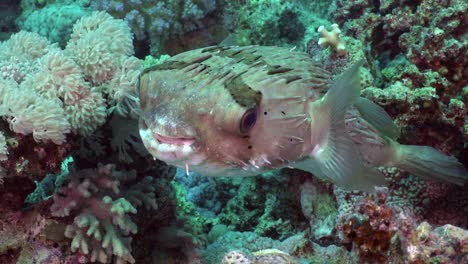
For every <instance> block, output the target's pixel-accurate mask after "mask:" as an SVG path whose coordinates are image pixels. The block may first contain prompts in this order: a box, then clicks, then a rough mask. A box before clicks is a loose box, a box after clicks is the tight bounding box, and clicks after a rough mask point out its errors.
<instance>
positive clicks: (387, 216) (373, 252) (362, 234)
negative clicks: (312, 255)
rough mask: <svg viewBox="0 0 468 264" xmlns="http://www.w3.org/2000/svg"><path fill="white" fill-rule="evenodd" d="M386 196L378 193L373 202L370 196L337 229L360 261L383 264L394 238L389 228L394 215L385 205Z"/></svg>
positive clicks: (392, 231)
mask: <svg viewBox="0 0 468 264" xmlns="http://www.w3.org/2000/svg"><path fill="white" fill-rule="evenodd" d="M385 200H386V194H385V193H383V192H378V193H377V194H376V200H375V201H374V199H373V198H372V197H371V196H368V197H366V198H364V199H363V200H362V201H361V202H359V203H358V204H356V206H355V208H354V210H355V212H357V213H358V214H357V215H352V216H350V217H349V218H347V219H343V221H342V224H340V225H339V226H338V229H339V230H340V231H341V232H342V233H343V235H344V237H345V240H346V241H347V242H350V243H352V244H353V246H354V250H356V251H357V254H358V256H359V258H360V260H361V261H363V262H368V261H371V262H375V261H376V262H377V263H385V262H387V261H388V259H387V257H388V256H387V254H386V253H387V252H388V250H389V249H390V246H391V238H392V237H393V235H394V234H395V232H394V230H393V228H392V226H391V224H392V218H393V211H392V209H391V208H390V207H388V206H386V205H385Z"/></svg>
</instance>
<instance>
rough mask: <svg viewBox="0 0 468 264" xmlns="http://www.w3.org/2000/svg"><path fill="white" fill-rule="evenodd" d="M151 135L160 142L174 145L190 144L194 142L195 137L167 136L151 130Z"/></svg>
mask: <svg viewBox="0 0 468 264" xmlns="http://www.w3.org/2000/svg"><path fill="white" fill-rule="evenodd" d="M153 137H154V138H155V139H156V140H157V141H159V143H160V144H169V145H176V146H184V145H187V146H191V145H193V144H194V143H195V141H196V139H195V138H194V137H169V136H163V135H161V134H158V133H154V132H153Z"/></svg>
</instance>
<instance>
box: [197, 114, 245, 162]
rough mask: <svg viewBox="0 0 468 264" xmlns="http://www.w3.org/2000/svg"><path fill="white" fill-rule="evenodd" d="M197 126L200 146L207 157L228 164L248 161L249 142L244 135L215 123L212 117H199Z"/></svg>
mask: <svg viewBox="0 0 468 264" xmlns="http://www.w3.org/2000/svg"><path fill="white" fill-rule="evenodd" d="M198 124H202V125H201V126H199V127H198V131H199V135H200V143H201V144H200V147H201V148H202V151H204V152H205V154H206V155H207V157H208V159H210V160H212V161H215V162H217V163H223V164H226V165H229V166H232V165H236V166H241V165H242V164H245V163H247V162H248V160H249V158H250V152H251V147H252V146H251V144H250V142H249V140H248V137H246V136H242V137H241V136H238V135H236V134H233V133H231V132H229V131H226V130H225V128H223V127H222V126H220V125H219V124H218V123H216V122H215V121H214V120H213V119H208V120H207V119H203V118H202V119H200V122H198Z"/></svg>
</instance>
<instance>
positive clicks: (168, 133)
mask: <svg viewBox="0 0 468 264" xmlns="http://www.w3.org/2000/svg"><path fill="white" fill-rule="evenodd" d="M220 49H221V50H224V51H219V49H218V50H212V49H211V48H208V50H210V51H208V52H205V50H201V51H200V50H194V51H189V52H186V53H183V54H179V55H176V56H175V57H173V58H171V59H170V60H169V61H166V62H164V63H163V64H161V65H160V66H156V67H154V68H149V69H146V70H145V71H143V73H142V74H141V76H140V84H139V89H140V104H141V109H142V114H141V117H140V135H141V138H142V140H143V143H144V144H145V147H146V148H147V149H148V150H149V152H150V153H151V154H152V155H153V157H155V158H157V159H160V160H163V161H165V162H166V163H168V164H171V165H175V166H178V167H182V168H184V167H189V168H190V170H193V171H195V172H199V173H201V174H204V175H207V176H248V175H256V174H259V173H261V172H263V171H266V170H272V169H277V168H281V167H285V166H288V165H289V164H290V163H292V162H294V161H297V160H299V159H301V158H302V157H303V156H304V154H308V153H310V151H311V149H310V134H311V131H310V116H309V111H308V109H307V107H308V104H309V102H310V101H313V100H316V99H317V98H318V97H319V96H320V89H321V88H322V87H324V86H325V85H326V84H327V83H328V79H327V76H328V75H326V74H318V73H317V72H319V71H318V70H316V69H315V68H312V69H309V68H310V65H309V64H308V63H309V61H308V59H307V58H308V57H306V56H305V55H300V54H299V55H295V54H292V55H291V54H289V53H290V52H289V51H288V50H284V49H277V48H269V47H265V48H261V47H246V48H238V49H237V48H233V49H227V50H225V49H224V48H220ZM223 52H226V53H223ZM256 52H263V53H264V54H263V53H258V54H257V53H256ZM278 54H279V55H281V57H279V58H276V57H275V56H278ZM270 56H271V57H273V58H276V60H274V61H269V59H268V58H270ZM295 56H296V57H295ZM285 61H286V62H288V63H285ZM201 62H202V63H201ZM278 63H280V64H281V63H282V64H281V65H283V64H284V65H283V66H281V65H279V66H278V65H277V64H278ZM300 63H302V64H304V63H307V64H304V65H302V64H300ZM296 64H298V65H297V66H294V65H296ZM272 65H276V66H272ZM288 65H289V66H291V67H292V68H286V67H287V66H288ZM322 75H323V76H324V77H322ZM311 87H318V88H317V89H316V90H314V89H311ZM319 88H320V89H319Z"/></svg>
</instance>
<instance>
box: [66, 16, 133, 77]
mask: <svg viewBox="0 0 468 264" xmlns="http://www.w3.org/2000/svg"><path fill="white" fill-rule="evenodd" d="M66 51H67V52H68V53H69V54H71V55H72V57H73V59H74V60H75V61H76V62H77V64H78V65H79V66H80V67H81V68H82V69H83V71H84V73H85V76H86V78H87V79H88V80H89V81H91V82H92V83H93V84H94V85H100V84H102V83H104V82H105V81H108V80H111V79H112V78H113V77H114V74H115V71H116V67H117V65H118V62H119V61H118V60H119V59H120V57H122V56H129V55H132V54H133V52H134V51H133V38H132V34H131V31H130V27H129V26H128V25H127V23H126V22H125V21H122V20H118V19H114V18H112V16H110V15H109V14H107V13H104V12H94V13H93V14H92V15H91V16H89V17H84V18H82V19H80V20H79V21H78V22H77V23H76V24H75V25H74V27H73V33H72V37H71V40H70V42H69V43H68V44H67V48H66Z"/></svg>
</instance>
